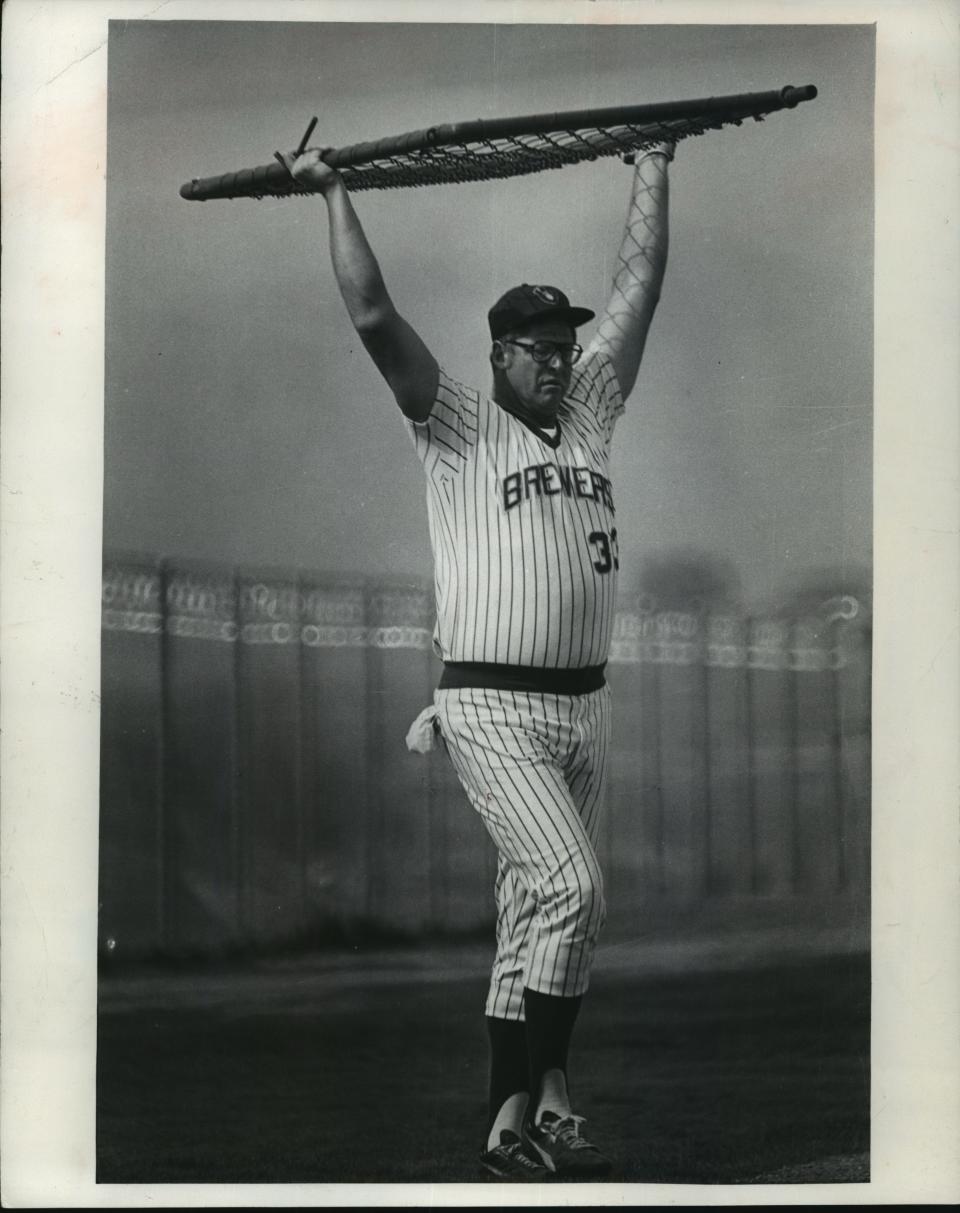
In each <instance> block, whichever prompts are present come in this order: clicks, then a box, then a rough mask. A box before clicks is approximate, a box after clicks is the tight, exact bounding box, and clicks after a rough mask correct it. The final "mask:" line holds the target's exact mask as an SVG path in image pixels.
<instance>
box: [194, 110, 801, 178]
mask: <svg viewBox="0 0 960 1213" xmlns="http://www.w3.org/2000/svg"><path fill="white" fill-rule="evenodd" d="M813 96H816V89H815V88H813V87H812V86H807V87H806V88H804V89H793V88H787V89H782V90H780V91H779V92H773V93H753V94H745V95H743V96H740V97H731V98H719V99H714V98H710V99H707V100H705V101H702V102H690V101H686V102H676V103H674V104H673V105H656V106H646V107H638V106H634V107H623V108H621V109H619V110H609V109H608V110H602V111H595V112H594V115H593V117H594V119H595V120H594V121H592V122H591V120H590V119H591V114H590V112H589V111H581V112H577V113H570V114H565V115H559V114H558V115H553V118H554V119H556V120H558V121H557V122H556V123H555V124H552V123H551V121H550V119H549V117H548V116H541V117H539V118H538V117H531V118H529V119H522V118H517V119H503V120H493V121H488V122H483V121H476V122H470V123H461V124H459V125H455V126H447V127H431V128H429V129H428V130H424V131H414V132H411V133H410V134H408V135H399V136H396V137H393V138H390V139H383V140H380V141H379V142H377V143H366V144H357V145H354V146H352V147H347V148H340V149H337V150H336V151H334V152H332V153H330V154H328V156H327V160H328V162H329V163H330V164H332V165H333V166H334V167H336V168H337V169H338V170H339V171H340V174H341V176H342V177H343V180H344V183H345V185H346V186H347V189H349V190H351V191H359V190H369V189H402V188H407V187H411V186H425V185H447V184H455V183H461V182H469V181H485V180H491V179H496V178H504V177H517V176H522V175H525V174H528V173H539V172H542V171H544V170H545V169H557V168H563V167H564V166H565V165H568V164H578V163H581V162H583V161H590V160H597V159H599V158H600V157H603V156H624V155H628V154H631V153H636V152H640V151H642V150H643V149H645V148H648V147H650V146H652V145H654V144H657V143H660V142H662V141H663V140H666V139H671V140H674V141H677V142H679V141H680V140H682V139H688V138H690V137H692V136H695V135H702V134H704V132H706V131H708V130H719V129H720V128H721V127H725V126H740V125H741V124H742V123H743V122H744V121H745V120H746V119H748V118H752V119H754V120H755V121H757V122H760V121H762V120H763V118H764V117H765V116H766V115H767V114H770V113H772V112H774V111H775V110H779V109H784V108H792V107H794V106H795V105H797V104H798V102H800V101H805V100H809V99H810V98H811V97H813ZM654 111H656V112H657V116H656V117H653V116H652V114H653V112H654ZM601 118H602V121H600V120H599V119H601ZM560 119H567V120H574V121H568V122H567V123H566V124H565V123H563V122H561V121H559V120H560ZM524 123H526V124H528V128H529V129H526V130H525V129H523V127H524ZM314 192H315V191H313V190H311V189H306V188H304V187H303V186H301V185H299V184H298V183H297V182H295V181H294V180H293V178H292V177H291V176H290V175H289V173H288V172H287V171H286V169H285V168H283V167H282V166H281V165H279V164H276V163H274V164H269V165H262V166H260V167H258V168H253V169H244V170H242V171H241V172H238V173H226V174H224V175H222V176H220V177H209V178H205V179H202V180H201V179H197V178H194V179H193V181H190V182H188V183H187V184H186V185H184V186H183V187H182V188H181V190H180V193H181V195H182V197H184V198H188V199H197V200H200V201H203V200H205V199H210V198H244V197H246V198H265V197H275V198H282V197H291V196H298V195H299V196H303V195H307V194H311V193H314Z"/></svg>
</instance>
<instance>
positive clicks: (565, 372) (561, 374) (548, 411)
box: [494, 320, 576, 420]
mask: <svg viewBox="0 0 960 1213" xmlns="http://www.w3.org/2000/svg"><path fill="white" fill-rule="evenodd" d="M575 339H576V334H575V333H574V330H573V329H572V328H571V327H570V325H569V324H564V323H563V322H562V321H559V320H544V321H541V322H539V323H537V324H531V325H530V326H529V327H527V328H524V329H523V330H522V331H521V332H519V333H508V334H507V336H505V337H501V338H500V340H499V341H497V342H495V343H494V365H496V366H497V367H498V368H499V369H500V370H501V371H502V374H503V376H504V378H505V379H506V380H507V383H508V384H509V386H510V389H511V391H512V392H513V395H514V396H515V397H516V400H517V402H518V403H519V404H520V405H522V406H523V407H524V408H526V409H529V410H530V412H531V413H534V414H535V415H536V416H537V417H542V418H544V419H548V420H550V419H552V418H554V417H555V416H556V414H557V409H558V408H559V407H560V402H561V401H562V400H563V397H564V396H565V395H566V392H567V389H568V388H569V386H570V379H571V376H572V374H573V368H572V367H570V366H567V364H566V363H565V362H564V361H563V359H562V358H561V357H560V355H559V353H555V354H554V355H553V357H552V358H550V360H549V361H548V362H536V361H535V360H534V357H533V352H532V350H531V349H530V348H529V347H530V346H532V345H533V344H534V342H536V341H552V342H556V343H557V344H558V345H572V344H573V343H574V341H575ZM518 342H522V344H517V343H518Z"/></svg>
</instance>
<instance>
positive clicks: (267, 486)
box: [104, 22, 873, 598]
mask: <svg viewBox="0 0 960 1213" xmlns="http://www.w3.org/2000/svg"><path fill="white" fill-rule="evenodd" d="M808 83H812V84H815V85H816V86H817V88H818V89H819V92H820V95H819V97H818V98H817V99H816V100H815V101H813V102H808V103H806V104H804V105H802V106H800V107H799V108H798V109H797V110H795V111H786V112H783V113H780V114H774V115H772V116H770V117H769V118H768V119H767V120H766V121H765V122H763V123H761V124H756V123H753V122H750V123H748V124H747V125H745V126H744V127H742V128H740V129H736V128H733V129H730V130H726V131H722V132H718V133H709V134H707V135H706V136H704V137H701V138H696V139H692V140H689V141H685V142H683V143H681V144H680V146H679V148H678V151H677V157H676V161H675V163H674V164H673V166H672V173H671V183H672V184H671V188H672V207H671V249H670V259H669V264H668V268H667V275H666V280H665V285H664V292H663V296H662V299H661V303H660V307H659V310H658V313H657V316H656V318H655V320H654V325H653V328H652V330H651V335H650V339H649V341H648V345H647V354H646V357H645V360H644V365H643V367H642V369H641V373H640V377H639V380H638V383H637V387H636V388H635V390H634V393H633V395H632V396H631V398H630V400H629V402H628V414H627V416H626V417H625V418H624V420H623V421H622V422H621V423H620V426H619V427H618V432H617V439H616V443H615V455H614V460H613V477H614V483H615V486H616V497H617V505H618V517H619V519H620V520H621V521H620V522H619V524H618V525H619V529H620V531H621V536H622V538H621V552H622V558H623V574H622V583H621V584H622V587H623V588H624V590H626V591H629V590H631V589H633V588H634V587H635V586H636V583H637V577H638V575H639V572H638V571H639V568H640V565H641V562H642V559H643V558H644V556H647V555H656V554H658V553H662V552H664V551H667V550H670V549H674V548H677V547H695V548H699V549H703V550H705V551H709V552H711V553H715V554H717V555H718V556H720V557H723V558H726V559H729V560H732V561H733V562H734V563H735V564H736V566H737V567H738V569H739V570H740V573H741V575H742V578H743V583H744V589H745V591H746V594H747V596H748V598H758V597H764V596H766V595H768V594H770V593H772V592H775V591H776V590H778V589H779V588H782V587H785V586H789V584H790V583H791V581H792V579H793V578H794V577H796V576H797V575H799V574H800V573H801V572H802V571H803V570H804V569H806V568H809V567H811V566H824V565H830V566H840V565H849V566H857V567H864V566H866V565H868V564H869V561H870V532H871V509H870V478H871V460H872V451H871V415H872V412H871V406H872V402H871V394H872V373H873V371H872V368H873V352H872V342H871V314H872V260H871V259H872V243H873V228H872V217H873V189H872V183H873V149H872V115H873V29H872V27H868V26H809V25H808V26H795V27H792V26H782V25H781V26H724V27H712V26H710V27H708V26H618V27H609V26H607V27H603V26H596V27H594V26H583V25H580V26H572V25H550V26H529V25H528V26H516V25H409V24H408V25H404V24H396V25H371V24H362V25H359V24H358V25H343V24H335V23H322V24H303V23H298V24H262V23H258V24H247V23H233V22H200V23H198V22H115V23H113V25H112V27H111V38H110V43H109V126H108V200H107V242H108V243H107V249H108V255H107V344H106V356H107V378H106V412H105V443H106V446H105V486H104V491H105V528H104V542H105V547H106V549H107V550H108V551H117V550H122V551H136V552H144V553H148V554H151V555H167V556H171V557H181V558H182V557H200V558H204V559H214V560H218V561H227V562H230V563H243V564H253V565H270V566H279V567H284V566H298V567H301V568H304V569H318V570H339V571H361V572H373V571H387V572H393V573H415V574H426V573H428V572H429V569H430V553H429V544H428V538H427V525H426V511H425V507H424V483H423V475H422V472H421V469H420V466H419V464H418V462H417V459H416V456H415V454H414V451H413V447H412V445H411V444H410V442H409V440H408V439H407V437H406V435H405V432H404V429H403V426H402V425H401V421H400V417H399V413H398V411H397V410H396V406H395V405H394V403H393V400H392V397H391V395H390V393H389V391H388V389H387V387H386V385H385V384H384V383H383V382H382V380H381V379H380V377H379V375H378V374H377V372H376V370H375V369H374V368H373V366H372V365H371V364H369V362H368V360H367V357H366V355H365V354H364V352H363V350H362V349H361V348H360V347H359V343H358V341H357V340H356V338H355V337H354V335H353V332H352V329H351V327H350V325H349V322H348V320H347V318H346V314H345V312H344V310H343V306H342V303H341V302H340V298H339V295H338V292H337V289H336V285H335V282H334V279H333V274H332V271H331V269H330V266H329V261H328V257H327V251H326V240H325V207H324V204H323V202H322V200H320V199H316V198H311V199H298V200H289V201H277V200H275V201H263V202H254V201H249V200H236V201H218V202H207V203H202V204H201V203H196V202H190V203H188V202H185V201H183V200H182V199H181V198H180V197H179V195H178V190H179V186H180V185H181V183H182V182H183V181H186V180H188V179H189V178H190V177H193V176H210V175H213V174H216V173H219V172H226V171H230V170H234V169H238V168H243V167H249V166H252V165H255V164H263V163H268V162H269V161H270V159H271V155H272V152H273V150H274V148H277V147H281V146H283V147H288V146H292V145H293V144H294V143H296V142H297V141H298V140H299V137H300V135H301V134H302V132H303V130H304V128H305V127H306V124H307V121H308V119H309V118H310V117H311V115H313V114H317V115H319V117H320V123H319V126H318V128H317V131H316V132H315V136H314V141H315V142H322V143H329V144H332V145H335V146H336V145H342V144H347V143H352V142H357V141H360V140H366V139H374V138H378V137H380V136H383V135H388V134H396V133H400V132H402V131H406V130H410V129H415V128H420V127H424V126H430V125H433V124H435V123H440V122H450V121H459V120H464V119H470V118H477V117H492V116H498V115H512V114H522V113H534V112H540V111H544V110H558V109H573V108H583V107H587V106H592V105H618V104H628V103H633V102H644V101H662V100H671V99H678V98H685V97H700V96H709V95H718V94H727V93H738V92H745V91H753V90H767V89H774V88H779V87H781V86H783V85H785V84H793V85H803V84H808ZM629 182H630V172H629V170H628V169H626V168H625V167H624V166H623V165H621V164H619V162H617V161H601V162H599V163H596V164H588V165H582V166H574V167H569V168H565V169H562V170H559V171H556V172H548V173H540V174H536V175H534V176H531V177H527V178H521V179H514V180H510V181H497V182H482V183H476V184H470V185H459V186H442V187H432V188H428V189H416V190H399V191H384V192H377V191H372V192H369V193H362V194H358V195H355V203H356V206H357V209H358V211H359V213H360V216H361V219H362V220H363V222H364V224H365V227H366V229H367V232H368V235H369V237H370V240H371V242H372V244H373V246H374V248H375V250H376V252H377V254H378V256H379V258H380V261H381V265H382V267H383V271H384V275H385V277H386V280H387V284H388V286H389V288H390V290H391V293H392V294H393V297H394V299H395V301H396V303H397V305H398V307H399V309H400V310H401V311H402V312H403V313H404V314H405V315H406V316H407V318H408V319H409V320H410V321H411V322H412V323H413V324H414V325H415V327H416V328H417V329H418V330H419V331H420V333H421V334H422V336H423V337H424V339H425V340H426V341H427V343H428V345H430V346H431V348H432V349H433V351H434V352H435V354H436V355H437V357H438V358H439V360H440V361H441V362H442V363H443V365H444V366H445V367H446V368H447V369H448V370H449V371H450V372H451V373H452V374H454V375H455V376H456V377H458V378H461V379H463V380H465V381H466V382H472V383H474V384H475V385H477V386H480V387H486V386H487V383H488V377H489V376H488V367H487V361H486V359H487V351H488V344H489V343H488V338H487V334H486V327H485V314H486V310H487V308H488V307H489V305H490V303H492V301H493V299H494V298H496V297H497V296H498V295H499V294H500V293H501V292H502V291H503V290H505V289H507V287H509V286H512V285H515V284H516V283H517V282H520V281H532V282H537V281H540V282H544V281H545V282H551V283H553V284H555V285H558V286H560V287H562V288H563V289H564V290H566V291H567V292H568V294H569V295H570V296H571V298H572V299H573V300H574V301H575V302H577V303H583V304H585V305H587V306H590V307H593V308H595V309H599V308H600V307H602V305H603V303H604V300H605V298H606V294H607V291H608V287H609V281H610V276H611V273H612V268H613V258H614V254H615V252H616V249H617V245H618V243H619V237H620V234H621V230H622V223H623V219H624V216H625V213H626V205H627V199H628V194H629ZM591 332H592V329H590V328H588V329H586V330H585V335H586V336H587V337H588V338H589V336H590V334H591Z"/></svg>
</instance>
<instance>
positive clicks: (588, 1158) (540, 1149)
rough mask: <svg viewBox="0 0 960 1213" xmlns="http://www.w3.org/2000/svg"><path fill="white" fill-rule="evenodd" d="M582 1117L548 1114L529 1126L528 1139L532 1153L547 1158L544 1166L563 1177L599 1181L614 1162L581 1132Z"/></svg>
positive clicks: (527, 1128) (544, 1159)
mask: <svg viewBox="0 0 960 1213" xmlns="http://www.w3.org/2000/svg"><path fill="white" fill-rule="evenodd" d="M582 1124H583V1117H582V1116H563V1117H560V1116H556V1115H555V1114H554V1113H553V1112H544V1114H543V1116H542V1117H541V1118H540V1120H539V1121H538V1122H537V1123H536V1124H533V1123H532V1122H531V1123H528V1124H527V1125H526V1126H525V1128H524V1139H525V1141H526V1143H527V1146H528V1147H529V1149H530V1152H531V1153H534V1152H535V1153H536V1156H537V1157H538V1158H541V1159H543V1163H544V1166H546V1167H547V1168H549V1170H551V1171H553V1172H555V1173H556V1175H558V1176H559V1177H561V1178H567V1177H569V1178H571V1179H598V1178H599V1177H600V1176H601V1175H606V1174H607V1172H608V1171H609V1170H610V1168H611V1167H612V1166H613V1163H612V1162H611V1161H610V1159H609V1158H607V1157H606V1155H604V1154H601V1153H600V1151H599V1150H598V1149H597V1147H596V1146H595V1145H594V1144H593V1143H592V1142H589V1141H587V1139H586V1138H585V1137H583V1136H582V1135H581V1133H580V1126H581V1125H582Z"/></svg>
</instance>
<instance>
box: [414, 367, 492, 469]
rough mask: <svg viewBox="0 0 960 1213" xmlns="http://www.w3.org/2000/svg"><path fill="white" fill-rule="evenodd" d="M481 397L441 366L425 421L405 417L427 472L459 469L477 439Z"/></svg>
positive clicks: (463, 464)
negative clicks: (434, 396)
mask: <svg viewBox="0 0 960 1213" xmlns="http://www.w3.org/2000/svg"><path fill="white" fill-rule="evenodd" d="M479 411H480V398H479V393H477V392H476V391H475V390H474V389H473V388H468V387H465V386H464V385H463V384H462V383H458V382H457V381H456V380H455V379H451V377H450V376H449V375H448V374H447V373H446V371H445V370H444V369H443V368H442V367H441V368H440V376H439V380H438V382H437V395H436V399H435V400H434V402H433V407H432V408H431V410H430V414H429V416H428V417H427V419H426V421H411V420H410V419H409V418H405V424H406V427H407V432H408V433H409V434H410V437H411V439H412V441H413V445H414V447H415V448H416V451H417V455H418V456H419V458H420V461H421V463H422V464H423V466H424V470H425V471H426V472H427V474H428V475H434V474H436V473H442V472H446V473H448V474H449V473H453V474H457V473H459V472H460V471H462V469H463V467H464V466H465V464H466V462H467V460H468V459H469V458H470V455H471V452H472V450H473V448H474V447H475V446H476V443H477V428H478V417H479Z"/></svg>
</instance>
